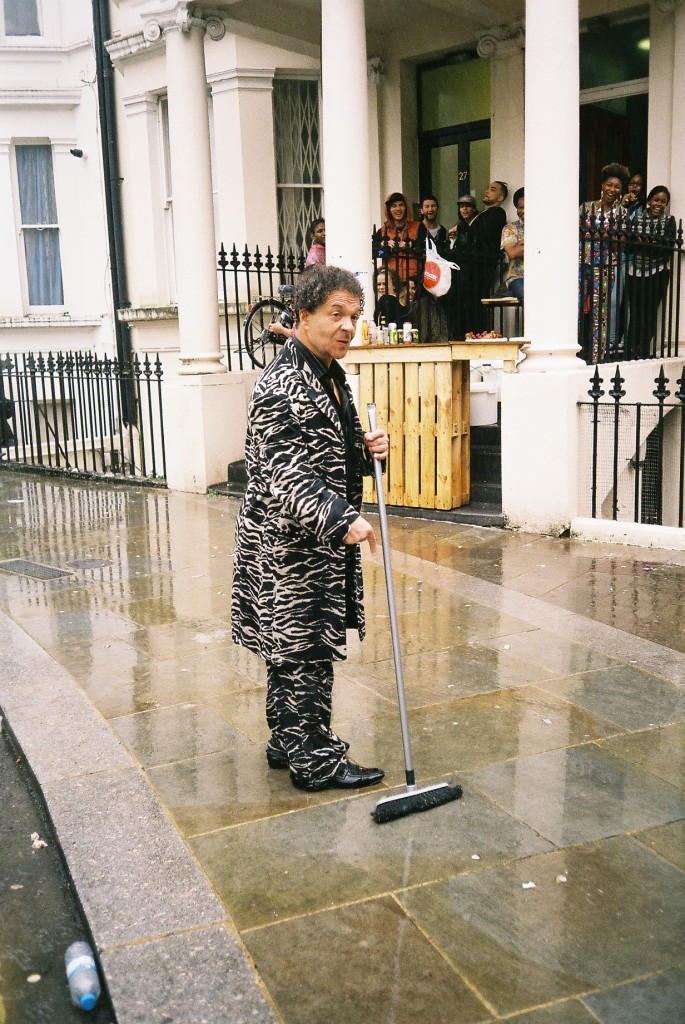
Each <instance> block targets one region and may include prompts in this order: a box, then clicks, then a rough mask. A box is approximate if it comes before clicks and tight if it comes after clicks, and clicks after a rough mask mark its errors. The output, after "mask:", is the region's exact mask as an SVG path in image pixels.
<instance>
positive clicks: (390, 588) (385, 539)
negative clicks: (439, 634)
mask: <svg viewBox="0 0 685 1024" xmlns="http://www.w3.org/2000/svg"><path fill="white" fill-rule="evenodd" d="M366 409H367V412H368V414H369V427H370V428H371V430H372V431H374V430H377V429H378V427H377V421H376V404H375V402H369V404H368V405H367V407H366ZM373 473H374V477H375V481H376V495H377V497H378V516H379V518H380V522H381V544H382V547H383V561H384V563H385V587H386V590H387V592H388V611H389V612H390V632H391V634H392V655H393V658H394V660H395V678H396V679H397V696H398V702H399V705H400V723H401V725H402V746H403V747H404V764H405V768H406V773H407V785H413V784H414V766H413V764H412V759H411V744H410V742H409V723H408V721H407V701H406V697H405V694H404V674H403V672H402V659H401V657H400V640H399V631H398V628H397V611H396V608H395V585H394V583H393V578H392V560H391V557H390V534H389V530H388V513H387V512H386V509H385V492H384V489H383V470H382V468H381V464H380V461H379V460H378V459H374V460H373Z"/></svg>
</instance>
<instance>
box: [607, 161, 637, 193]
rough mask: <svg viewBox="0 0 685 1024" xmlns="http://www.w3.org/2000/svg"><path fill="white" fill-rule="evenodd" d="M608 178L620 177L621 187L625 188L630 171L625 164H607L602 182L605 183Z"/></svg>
mask: <svg viewBox="0 0 685 1024" xmlns="http://www.w3.org/2000/svg"><path fill="white" fill-rule="evenodd" d="M607 178H618V180H619V181H620V182H621V187H622V188H625V187H626V185H627V184H628V179H629V178H630V172H629V170H628V168H627V167H625V166H624V165H623V164H616V163H613V164H606V165H605V166H604V167H603V168H602V184H604V182H605V181H606V180H607Z"/></svg>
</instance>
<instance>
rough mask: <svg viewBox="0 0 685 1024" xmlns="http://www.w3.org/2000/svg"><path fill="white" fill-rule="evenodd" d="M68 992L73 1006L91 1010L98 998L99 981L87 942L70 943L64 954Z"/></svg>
mask: <svg viewBox="0 0 685 1024" xmlns="http://www.w3.org/2000/svg"><path fill="white" fill-rule="evenodd" d="M64 965H65V967H66V969H67V981H68V982H69V992H70V993H71V1001H72V1003H73V1004H74V1006H78V1007H80V1008H81V1009H82V1010H92V1009H93V1008H94V1006H95V1004H96V1003H97V1001H98V999H99V998H100V979H99V978H98V970H97V967H96V966H95V958H94V957H93V951H92V949H91V948H90V946H89V945H88V943H87V942H72V944H71V945H70V946H69V948H68V950H67V951H66V953H65V954H64Z"/></svg>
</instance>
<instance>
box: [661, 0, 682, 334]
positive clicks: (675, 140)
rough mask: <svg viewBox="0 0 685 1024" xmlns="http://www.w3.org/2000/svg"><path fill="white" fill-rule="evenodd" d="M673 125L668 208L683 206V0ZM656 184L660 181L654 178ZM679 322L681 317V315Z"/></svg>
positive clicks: (678, 6) (677, 18)
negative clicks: (669, 203)
mask: <svg viewBox="0 0 685 1024" xmlns="http://www.w3.org/2000/svg"><path fill="white" fill-rule="evenodd" d="M673 16H674V24H673V28H674V32H673V39H674V46H673V55H674V61H673V127H672V130H671V212H673V211H674V210H675V211H676V212H677V213H678V216H679V217H680V216H682V213H683V209H684V208H685V3H684V2H683V0H675V3H674V11H673ZM654 184H659V182H654ZM680 322H681V324H682V322H683V321H682V318H681V321H680Z"/></svg>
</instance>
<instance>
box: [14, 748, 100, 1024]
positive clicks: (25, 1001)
mask: <svg viewBox="0 0 685 1024" xmlns="http://www.w3.org/2000/svg"><path fill="white" fill-rule="evenodd" d="M0 808H1V809H2V810H1V811H0V1024H42V1022H45V1024H57V1022H59V1024H69V1022H70V1021H81V1022H83V1021H84V1020H89V1021H92V1022H93V1024H114V1020H115V1018H114V1014H113V1012H112V1008H111V1006H110V1004H109V1000H108V998H107V994H106V992H103V993H102V995H101V996H100V1000H99V1002H98V1005H97V1007H96V1008H95V1010H93V1011H92V1012H91V1013H84V1012H83V1011H82V1010H79V1009H77V1008H76V1007H75V1006H73V1005H72V1003H71V999H70V996H69V989H68V987H67V982H66V976H65V972H64V951H65V950H66V948H67V946H68V945H69V944H70V943H71V942H74V941H76V940H78V939H83V938H86V936H85V935H84V931H83V925H82V923H81V918H80V914H79V910H78V908H77V906H76V903H75V900H74V897H73V894H72V891H71V889H70V886H69V883H68V881H67V878H66V875H65V872H64V869H63V866H62V861H61V857H60V854H59V851H58V849H57V848H56V845H55V841H54V837H53V835H52V832H51V830H50V825H49V822H48V821H47V820H46V816H45V814H44V812H43V808H42V806H41V804H40V801H39V800H38V798H37V797H36V795H35V792H34V789H33V786H32V782H31V778H30V775H29V772H28V771H27V770H26V768H25V766H24V764H23V761H22V758H21V757H20V756H19V755H18V753H17V751H16V750H15V749H14V747H13V746H12V744H11V741H10V739H9V737H8V736H7V734H6V732H5V731H4V730H3V732H2V735H0ZM34 832H37V833H38V835H39V836H40V838H41V839H42V840H43V841H45V842H47V846H45V847H43V846H41V847H39V848H38V849H34V848H33V846H32V841H31V835H32V833H34Z"/></svg>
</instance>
